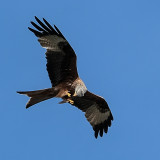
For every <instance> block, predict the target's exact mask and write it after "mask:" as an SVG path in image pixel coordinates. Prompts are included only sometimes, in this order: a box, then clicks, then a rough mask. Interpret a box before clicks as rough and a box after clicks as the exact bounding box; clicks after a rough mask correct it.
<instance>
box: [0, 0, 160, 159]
mask: <svg viewBox="0 0 160 160" xmlns="http://www.w3.org/2000/svg"><path fill="white" fill-rule="evenodd" d="M34 16H37V17H39V18H40V19H42V18H43V17H44V18H46V19H47V20H48V21H49V22H50V23H51V24H56V25H57V26H58V27H59V29H60V30H61V31H62V33H63V34H64V36H65V37H66V38H67V40H68V41H69V42H70V44H71V45H72V47H73V49H74V50H75V52H76V54H77V57H78V71H79V75H80V77H81V78H82V79H83V81H84V82H85V84H86V85H87V88H88V89H89V90H90V91H92V92H94V93H95V94H98V95H101V96H103V97H104V98H105V99H106V100H107V102H108V104H109V106H110V109H111V111H112V113H113V116H114V121H113V123H112V127H111V128H109V131H108V134H105V135H104V136H103V138H100V137H99V138H98V139H95V138H94V132H93V130H92V127H91V126H90V124H89V123H88V122H87V121H86V119H85V117H84V113H82V112H81V111H80V110H78V109H77V108H75V107H73V106H70V105H69V104H63V105H59V104H57V103H58V102H59V101H60V99H50V100H48V101H45V102H42V103H39V104H37V105H35V106H33V107H31V108H29V109H28V110H26V109H25V105H26V102H27V101H28V97H26V96H23V95H19V94H17V93H16V91H17V90H22V91H23V90H37V89H43V88H48V87H50V86H51V84H50V81H49V78H48V74H47V71H46V66H45V65H46V59H45V49H43V48H41V46H40V45H39V43H38V41H37V39H36V37H35V36H34V34H32V33H31V32H30V31H29V30H28V29H27V27H28V26H31V25H30V21H31V20H33V21H35V20H34ZM0 21H1V25H0V35H1V40H0V41H1V51H0V52H1V54H0V55H1V58H0V82H1V83H0V90H1V91H0V99H1V100H0V159H2V160H45V159H47V160H51V159H52V160H53V159H55V160H64V159H68V160H69V159H76V160H82V159H91V160H97V159H101V160H107V159H108V160H119V159H123V160H139V159H140V160H143V159H145V160H151V159H156V160H157V159H160V124H159V123H160V1H159V0H99V1H98V0H97V1H93V0H88V1H87V0H79V1H76V0H57V1H55V0H45V1H42V0H36V1H31V0H28V1H20V0H14V1H7V0H6V1H3V2H1V5H0Z"/></svg>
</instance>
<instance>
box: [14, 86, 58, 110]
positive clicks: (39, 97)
mask: <svg viewBox="0 0 160 160" xmlns="http://www.w3.org/2000/svg"><path fill="white" fill-rule="evenodd" d="M58 92H59V90H57V89H55V88H47V89H42V90H37V91H22V92H21V91H17V93H19V94H24V95H27V96H28V97H30V99H29V101H28V103H27V104H26V108H29V107H30V106H33V105H34V104H36V103H39V102H42V101H44V100H47V99H50V98H53V97H55V96H56V95H57V94H58Z"/></svg>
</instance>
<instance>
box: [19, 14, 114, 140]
mask: <svg viewBox="0 0 160 160" xmlns="http://www.w3.org/2000/svg"><path fill="white" fill-rule="evenodd" d="M35 19H36V21H37V22H38V24H39V25H37V24H36V23H34V22H31V24H32V25H33V26H34V27H35V29H37V30H35V29H32V28H29V27H28V28H29V30H30V31H32V32H33V33H34V34H35V35H36V36H37V37H38V41H39V42H40V44H41V46H42V47H43V48H46V50H47V52H46V59H47V71H48V75H49V78H50V80H51V83H52V88H48V89H42V90H37V91H26V92H21V91H20V92H18V93H20V94H25V95H27V96H28V97H30V99H29V101H28V103H27V105H26V108H28V107H30V106H32V105H34V104H36V103H39V102H41V101H44V100H47V99H50V98H53V97H58V98H62V101H61V102H60V103H70V104H71V105H73V106H76V107H77V108H79V109H80V110H82V111H83V112H85V116H86V118H87V120H88V121H89V122H90V124H91V125H92V127H93V130H94V131H95V137H96V138H97V137H98V134H99V135H100V136H101V137H102V136H103V132H105V133H107V131H108V127H110V126H111V121H112V120H113V116H112V113H111V111H110V109H109V107H108V104H107V102H106V101H105V100H104V99H103V98H102V97H100V96H97V95H95V94H93V93H91V92H89V91H88V90H87V88H86V86H85V84H84V83H83V81H82V80H81V79H80V77H79V76H78V72H77V66H76V59H77V57H76V54H75V52H74V50H73V49H72V47H71V46H70V44H69V43H68V41H67V40H66V38H65V37H64V36H63V34H62V33H61V32H60V30H59V29H58V28H57V27H56V26H55V25H54V27H52V26H51V25H50V24H49V23H48V22H47V21H46V20H45V19H44V18H43V21H44V22H43V23H42V22H41V21H40V20H39V19H38V18H37V17H35Z"/></svg>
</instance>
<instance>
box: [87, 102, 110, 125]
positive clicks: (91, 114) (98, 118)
mask: <svg viewBox="0 0 160 160" xmlns="http://www.w3.org/2000/svg"><path fill="white" fill-rule="evenodd" d="M85 116H86V118H87V120H88V121H89V122H90V124H91V125H92V126H94V125H98V124H100V123H103V122H104V121H105V120H107V119H108V117H109V116H110V111H109V110H108V111H106V112H104V113H102V112H100V111H99V110H98V108H97V106H96V105H92V106H91V107H89V108H88V109H87V111H86V113H85Z"/></svg>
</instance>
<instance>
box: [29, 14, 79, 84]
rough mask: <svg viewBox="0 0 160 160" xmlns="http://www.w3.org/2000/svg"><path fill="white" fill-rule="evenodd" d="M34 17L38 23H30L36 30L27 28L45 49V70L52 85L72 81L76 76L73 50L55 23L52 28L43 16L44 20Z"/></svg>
mask: <svg viewBox="0 0 160 160" xmlns="http://www.w3.org/2000/svg"><path fill="white" fill-rule="evenodd" d="M35 19H36V21H37V22H38V24H39V25H37V24H36V23H34V22H32V21H31V24H32V25H33V26H34V27H35V29H36V30H35V29H32V28H30V27H28V28H29V30H30V31H32V32H33V33H34V34H35V35H36V36H37V37H38V41H39V42H40V44H41V46H42V47H43V48H46V49H47V52H46V59H47V71H48V74H49V78H50V80H51V83H52V86H53V87H55V86H56V85H58V84H60V83H61V82H72V81H74V80H75V79H76V78H77V77H78V73H77V66H76V59H77V58H76V54H75V52H74V50H73V49H72V47H71V46H70V44H69V43H68V42H67V40H66V39H65V37H64V36H63V34H62V33H61V32H60V31H59V29H58V28H57V27H56V26H55V25H54V28H53V27H52V26H51V25H50V24H49V23H48V22H47V21H46V20H45V19H44V18H43V21H44V22H41V21H40V20H39V19H38V18H37V17H35Z"/></svg>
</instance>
